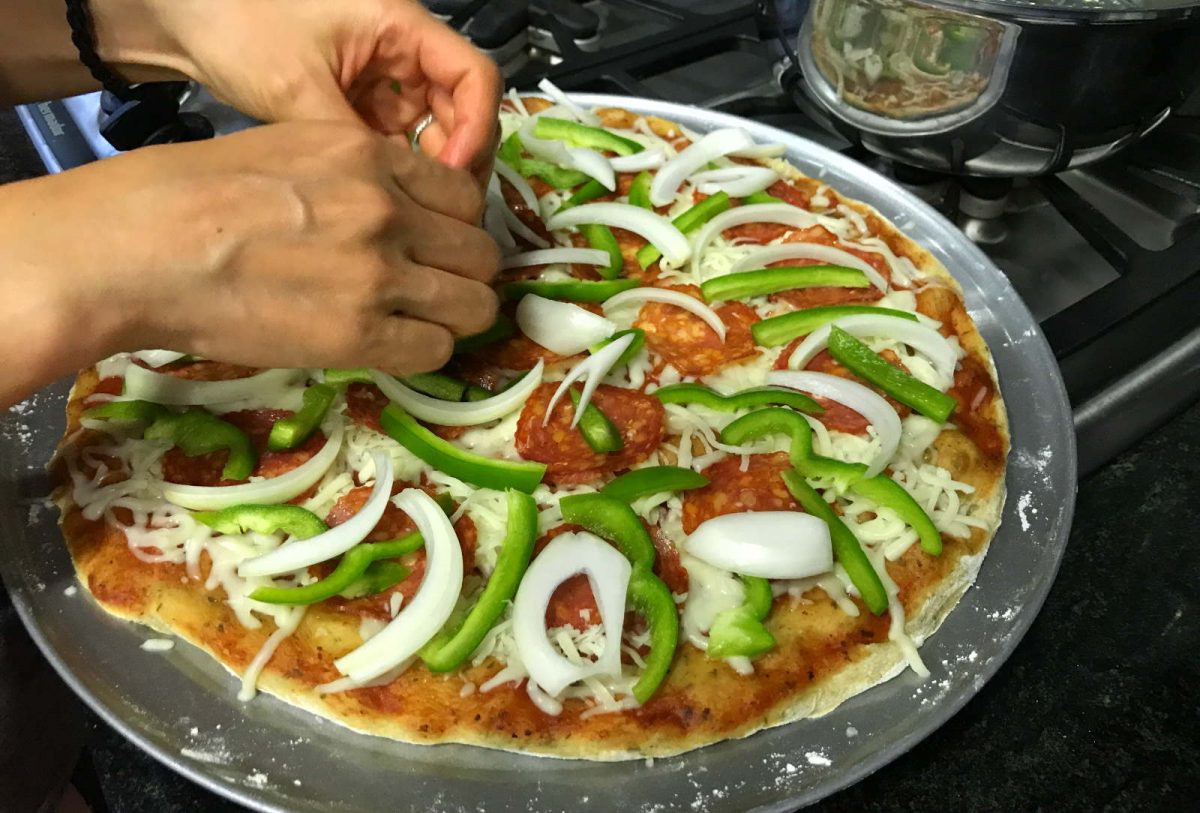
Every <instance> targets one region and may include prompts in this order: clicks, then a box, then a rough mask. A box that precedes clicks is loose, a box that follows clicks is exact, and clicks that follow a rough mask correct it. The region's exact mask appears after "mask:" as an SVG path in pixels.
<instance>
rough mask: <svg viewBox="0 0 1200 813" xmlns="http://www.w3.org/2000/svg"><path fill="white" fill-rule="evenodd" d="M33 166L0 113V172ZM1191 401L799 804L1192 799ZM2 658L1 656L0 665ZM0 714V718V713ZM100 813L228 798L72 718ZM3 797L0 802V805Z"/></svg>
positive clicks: (1198, 643) (1083, 805)
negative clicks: (1020, 586)
mask: <svg viewBox="0 0 1200 813" xmlns="http://www.w3.org/2000/svg"><path fill="white" fill-rule="evenodd" d="M40 166H41V165H40V163H39V162H38V161H37V157H36V155H35V154H34V153H33V151H32V149H30V148H29V146H28V144H27V143H26V142H25V141H24V135H23V133H22V131H21V130H20V129H19V127H17V126H16V123H15V119H14V117H13V115H12V114H11V113H4V114H2V115H0V182H7V181H10V180H14V179H17V178H21V177H28V176H30V175H34V174H38V173H39V172H40ZM1198 498H1200V405H1195V406H1193V407H1192V408H1191V409H1189V410H1188V411H1186V412H1185V413H1183V414H1182V415H1180V416H1178V417H1177V418H1175V419H1174V420H1173V421H1171V422H1170V423H1169V424H1167V425H1166V426H1165V427H1163V428H1162V429H1160V430H1158V431H1157V432H1155V433H1154V434H1152V435H1151V436H1149V437H1147V438H1145V439H1144V440H1142V441H1141V442H1140V443H1139V444H1138V445H1137V446H1136V447H1135V448H1133V449H1132V450H1130V451H1129V452H1127V453H1126V454H1124V455H1122V456H1121V457H1120V458H1119V459H1117V460H1116V461H1114V462H1113V463H1111V464H1109V465H1108V466H1106V467H1104V468H1103V469H1101V470H1100V471H1099V472H1098V473H1096V474H1095V475H1093V476H1092V477H1090V478H1089V479H1087V480H1085V481H1084V482H1082V483H1081V484H1080V488H1079V497H1078V504H1077V506H1076V511H1075V525H1074V528H1073V529H1072V533H1071V539H1070V544H1069V546H1068V548H1067V551H1066V556H1065V557H1064V559H1063V562H1062V569H1061V570H1060V572H1059V575H1058V580H1057V582H1056V583H1055V585H1054V588H1053V590H1052V591H1051V593H1050V596H1049V599H1048V600H1047V602H1046V605H1045V607H1044V608H1043V609H1042V612H1041V614H1040V616H1039V617H1038V619H1037V620H1036V621H1035V623H1034V624H1033V627H1032V628H1031V629H1030V631H1029V633H1028V635H1027V636H1026V638H1025V640H1024V641H1023V642H1022V643H1021V645H1020V646H1019V647H1018V648H1017V650H1016V652H1015V654H1014V655H1013V656H1012V658H1011V659H1010V660H1009V661H1008V663H1007V664H1005V665H1004V667H1002V668H1001V669H1000V671H999V673H998V674H997V675H996V676H995V678H993V679H992V681H991V682H990V683H988V685H987V686H985V687H984V689H983V690H982V691H981V692H980V693H979V695H978V696H977V697H976V698H975V699H974V700H972V701H971V702H970V703H969V704H968V705H967V706H966V708H964V709H963V710H962V711H961V712H959V714H958V715H957V716H955V717H954V718H953V719H951V720H950V722H949V723H947V724H946V725H945V726H944V727H943V728H942V729H941V730H939V731H938V732H936V733H935V734H933V735H932V736H931V737H929V738H928V739H927V740H926V741H924V742H923V743H921V744H920V745H918V746H917V747H916V748H914V749H913V750H912V751H911V752H910V753H908V754H907V755H905V756H903V757H901V758H900V759H898V760H897V761H896V762H894V763H892V764H891V765H889V766H887V767H885V768H883V769H881V770H880V771H879V772H877V773H876V774H874V775H872V776H870V777H868V778H867V779H865V780H863V781H862V782H860V783H859V784H857V785H855V786H854V787H852V788H850V789H849V790H846V791H844V792H842V793H840V794H837V795H835V796H833V797H831V798H830V799H828V800H826V801H825V802H823V803H821V804H818V805H817V806H815V807H814V808H811V809H812V810H816V811H823V812H828V813H842V812H843V811H845V812H846V813H849V812H850V811H856V812H857V811H863V812H864V813H866V812H868V811H960V810H961V811H965V810H973V811H1035V810H1037V811H1040V810H1047V811H1056V812H1063V813H1066V812H1067V811H1113V813H1116V812H1117V811H1160V810H1185V809H1194V806H1195V804H1196V799H1197V798H1200V542H1198V541H1197V534H1196V529H1197V527H1200V505H1198V504H1197V499H1198ZM0 668H4V664H0ZM2 724H3V723H2V721H0V725H2ZM87 726H88V731H87V743H88V747H87V751H86V752H85V755H86V759H87V760H90V763H91V765H92V766H94V768H95V771H94V775H93V776H94V778H95V779H97V780H98V782H97V784H98V787H87V786H86V785H87V784H88V782H89V779H90V778H91V776H89V774H91V772H90V771H88V772H82V773H81V774H80V781H81V782H82V783H83V784H85V787H83V790H84V793H85V795H93V794H95V793H97V792H98V793H100V794H102V796H103V799H104V803H105V804H106V805H107V808H108V810H109V811H110V813H200V812H201V811H203V813H234V812H235V811H242V810H243V808H241V807H239V806H237V805H234V804H231V803H229V802H226V801H224V800H223V799H221V798H219V797H216V796H214V795H212V794H211V793H208V792H207V791H204V790H202V789H200V788H199V787H198V786H196V785H193V784H192V783H191V782H189V781H188V780H186V779H184V778H182V777H180V776H178V775H176V774H174V773H172V772H171V771H170V770H168V769H167V768H164V767H162V766H161V765H159V764H158V763H157V762H155V761H154V760H153V759H151V758H150V757H148V756H146V755H144V754H142V753H141V752H140V751H138V750H137V749H136V748H135V747H134V746H132V745H130V744H129V743H128V742H126V741H125V740H123V739H122V738H121V737H120V736H119V735H118V734H116V733H115V732H114V731H112V730H111V729H110V728H108V726H107V725H105V724H104V723H102V722H100V721H99V720H98V719H97V718H95V717H94V716H92V715H90V714H89V715H88V723H87ZM3 806H4V803H3V801H0V808H2V807H3Z"/></svg>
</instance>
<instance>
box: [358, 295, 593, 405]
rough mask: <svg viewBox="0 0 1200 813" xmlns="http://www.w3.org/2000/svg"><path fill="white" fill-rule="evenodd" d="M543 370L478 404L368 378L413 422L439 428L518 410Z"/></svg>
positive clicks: (384, 377) (380, 376) (382, 376)
mask: <svg viewBox="0 0 1200 813" xmlns="http://www.w3.org/2000/svg"><path fill="white" fill-rule="evenodd" d="M585 313H586V311H585ZM593 315H594V314H593ZM544 368H545V364H544V363H543V362H542V361H541V360H540V359H539V360H538V363H537V364H536V365H535V366H534V368H533V369H532V370H530V371H529V372H527V373H526V374H525V375H524V376H522V377H521V379H520V380H519V381H517V382H516V383H514V384H513V385H512V386H511V387H509V388H508V389H506V390H504V392H501V393H497V394H496V395H493V396H492V397H490V398H484V399H483V400H481V401H443V400H442V399H440V398H431V397H430V396H428V395H425V394H424V393H420V392H417V391H416V390H414V389H411V388H410V387H406V386H405V385H404V384H402V383H401V382H399V381H397V380H396V379H395V378H392V377H391V376H390V375H388V374H387V373H381V372H380V371H378V370H372V371H371V378H372V379H373V380H374V381H375V386H377V387H379V389H380V390H382V391H383V394H384V395H386V396H387V397H388V398H390V399H391V400H393V401H395V402H396V403H397V404H399V405H400V406H402V407H404V410H405V412H408V413H409V414H410V415H412V416H413V417H414V418H417V419H419V420H422V421H429V422H430V423H437V424H441V425H442V426H479V425H480V424H484V423H489V422H491V421H494V420H496V419H498V418H503V417H504V416H505V415H507V414H509V413H510V412H515V411H517V410H518V409H520V408H521V405H522V404H524V403H525V401H526V400H527V399H528V398H529V396H530V394H531V393H532V392H533V391H534V390H535V389H537V387H538V385H539V384H541V383H542V370H543V369H544Z"/></svg>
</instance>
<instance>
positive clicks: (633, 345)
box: [588, 327, 646, 367]
mask: <svg viewBox="0 0 1200 813" xmlns="http://www.w3.org/2000/svg"><path fill="white" fill-rule="evenodd" d="M630 335H631V336H633V341H631V342H630V343H629V346H628V347H626V348H625V352H624V353H622V354H621V355H619V356H617V360H616V361H615V362H613V367H620V366H621V365H622V364H628V363H629V362H631V361H633V359H634V357H635V356H636V355H637V354H638V353H640V352H642V348H643V347H645V346H646V331H644V330H642V329H641V328H640V327H631V328H626V329H625V330H618V331H617V332H616V333H614V334H613V335H611V336H609V337H608V338H607V339H604V340H602V341H599V342H596V343H595V344H593V345H592V346H591V347H589V348H588V352H589V353H599V352H600V351H601V350H603V349H604V348H605V347H608V346H609V345H610V344H612V343H613V342H615V341H616V340H617V339H620V338H621V337H623V336H630Z"/></svg>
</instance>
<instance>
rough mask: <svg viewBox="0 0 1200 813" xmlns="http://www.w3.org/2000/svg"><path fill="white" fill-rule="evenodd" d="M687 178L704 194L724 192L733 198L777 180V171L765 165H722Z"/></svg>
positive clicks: (745, 194) (742, 196)
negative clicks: (719, 167)
mask: <svg viewBox="0 0 1200 813" xmlns="http://www.w3.org/2000/svg"><path fill="white" fill-rule="evenodd" d="M688 180H689V181H690V182H691V183H693V184H694V185H695V186H696V188H697V189H699V190H700V191H701V192H702V193H704V194H705V195H715V194H716V193H717V192H724V193H725V194H727V195H732V196H733V197H735V198H744V197H746V196H747V195H753V194H754V193H755V192H761V191H763V190H764V189H766V188H767V187H768V186H770V185H771V184H773V183H775V182H776V181H778V180H779V173H778V172H776V171H775V170H773V169H768V168H767V167H743V166H736V167H722V168H721V169H710V170H706V171H704V172H697V173H696V174H695V175H693V176H692V177H690V178H688Z"/></svg>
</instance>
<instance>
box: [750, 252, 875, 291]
mask: <svg viewBox="0 0 1200 813" xmlns="http://www.w3.org/2000/svg"><path fill="white" fill-rule="evenodd" d="M780 260H818V261H819V262H823V263H829V264H831V265H844V266H845V267H847V268H854V269H857V270H859V271H862V272H863V273H864V274H866V275H867V279H868V280H870V281H871V284H872V285H874V286H875V287H876V288H878V289H879V290H881V291H883V292H884V293H887V290H888V283H887V280H885V279H884V278H883V275H882V274H880V273H879V272H878V271H876V270H875V266H873V265H871V264H870V263H869V262H867V261H866V260H864V259H863V258H862V257H859V256H857V255H855V254H851V253H850V252H849V251H843V250H842V249H840V248H836V247H834V246H827V245H824V244H822V243H780V244H779V245H777V246H764V247H762V248H760V249H757V250H755V251H752V252H750V253H749V254H747V255H746V256H745V257H743V258H742V259H740V260H738V261H737V262H736V263H734V264H733V267H731V268H730V269H729V273H731V274H736V273H738V272H739V271H747V270H749V269H751V268H765V267H766V266H768V265H769V264H771V263H776V262H779V261H780Z"/></svg>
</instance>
